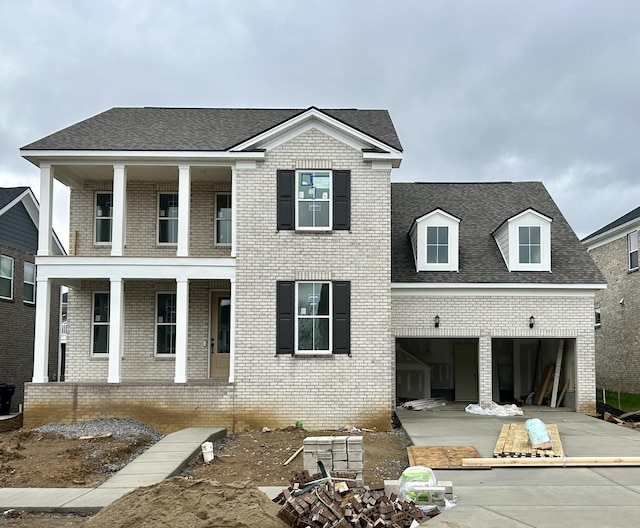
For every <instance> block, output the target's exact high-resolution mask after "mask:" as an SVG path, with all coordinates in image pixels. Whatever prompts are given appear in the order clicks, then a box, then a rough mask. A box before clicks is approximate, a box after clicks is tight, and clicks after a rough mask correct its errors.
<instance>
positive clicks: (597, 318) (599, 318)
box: [594, 308, 602, 328]
mask: <svg viewBox="0 0 640 528" xmlns="http://www.w3.org/2000/svg"><path fill="white" fill-rule="evenodd" d="M594 316H595V321H594V324H595V326H596V328H598V327H599V326H602V314H601V313H600V308H596V309H595V310H594Z"/></svg>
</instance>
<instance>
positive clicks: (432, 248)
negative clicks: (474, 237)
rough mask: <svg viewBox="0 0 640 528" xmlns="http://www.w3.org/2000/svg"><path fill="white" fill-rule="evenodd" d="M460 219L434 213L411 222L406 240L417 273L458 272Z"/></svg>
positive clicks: (442, 212) (440, 210)
mask: <svg viewBox="0 0 640 528" xmlns="http://www.w3.org/2000/svg"><path fill="white" fill-rule="evenodd" d="M459 226H460V219H459V218H456V217H455V216H453V215H450V214H449V213H447V212H445V211H443V210H442V209H436V210H435V211H432V212H430V213H428V214H426V215H424V216H422V217H420V218H418V219H417V220H415V221H414V222H413V225H412V226H411V229H410V230H409V237H410V238H411V244H412V246H413V256H414V259H415V262H416V271H458V239H459Z"/></svg>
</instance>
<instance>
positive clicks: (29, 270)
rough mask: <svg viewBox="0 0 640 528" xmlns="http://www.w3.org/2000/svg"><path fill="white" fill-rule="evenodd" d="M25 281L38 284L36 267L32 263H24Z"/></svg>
mask: <svg viewBox="0 0 640 528" xmlns="http://www.w3.org/2000/svg"><path fill="white" fill-rule="evenodd" d="M24 281H25V282H32V283H33V282H36V267H35V266H34V265H33V264H31V263H30V262H25V263H24Z"/></svg>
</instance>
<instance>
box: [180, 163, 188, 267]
mask: <svg viewBox="0 0 640 528" xmlns="http://www.w3.org/2000/svg"><path fill="white" fill-rule="evenodd" d="M178 178H179V179H178V256H179V257H188V256H189V218H190V216H191V213H190V207H191V169H190V167H189V165H180V166H178Z"/></svg>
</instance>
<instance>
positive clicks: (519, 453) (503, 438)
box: [493, 423, 564, 458]
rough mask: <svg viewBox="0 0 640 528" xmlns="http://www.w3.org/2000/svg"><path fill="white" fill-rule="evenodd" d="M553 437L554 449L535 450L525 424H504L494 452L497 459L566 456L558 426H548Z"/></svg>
mask: <svg viewBox="0 0 640 528" xmlns="http://www.w3.org/2000/svg"><path fill="white" fill-rule="evenodd" d="M546 428H547V431H548V432H549V435H550V436H551V441H552V445H553V448H552V449H533V448H532V447H531V444H530V443H529V434H528V433H527V430H526V428H525V424H523V423H511V424H504V425H503V426H502V430H501V431H500V436H498V441H497V442H496V447H495V448H494V450H493V456H494V457H495V458H503V457H506V458H511V457H561V456H564V450H563V448H562V442H561V441H560V433H559V432H558V426H557V424H546Z"/></svg>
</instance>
